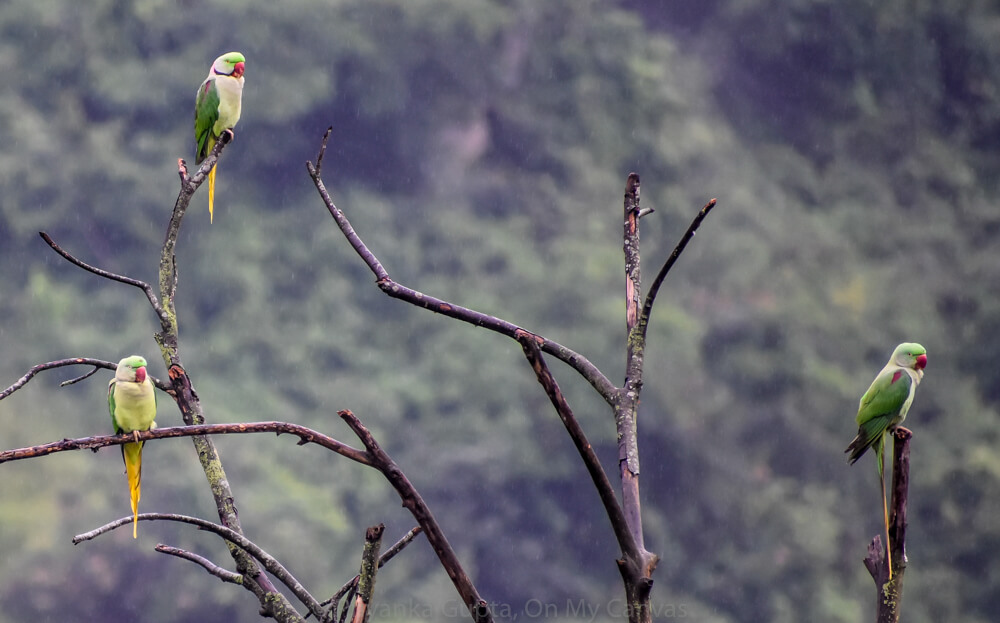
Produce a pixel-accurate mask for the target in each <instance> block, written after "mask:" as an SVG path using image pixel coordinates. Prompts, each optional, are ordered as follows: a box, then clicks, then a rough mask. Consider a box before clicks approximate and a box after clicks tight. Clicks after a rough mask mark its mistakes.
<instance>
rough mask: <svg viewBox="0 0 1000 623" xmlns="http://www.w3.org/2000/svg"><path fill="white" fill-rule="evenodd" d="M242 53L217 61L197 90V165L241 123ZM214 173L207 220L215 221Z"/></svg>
mask: <svg viewBox="0 0 1000 623" xmlns="http://www.w3.org/2000/svg"><path fill="white" fill-rule="evenodd" d="M244 63H246V59H245V58H243V55H242V54H240V53H239V52H228V53H226V54H223V55H222V56H220V57H219V58H217V59H215V62H214V63H212V67H211V68H210V69H209V70H208V77H207V78H205V81H204V82H202V83H201V86H200V87H198V95H197V97H196V98H195V107H194V138H195V141H196V142H197V144H198V155H197V157H196V158H195V163H196V164H201V161H202V160H204V159H205V158H206V157H207V156H208V154H209V152H211V151H212V148H213V147H215V143H216V141H218V140H219V137H220V136H221V135H222V133H223V132H225V131H226V130H230V129H232V128H233V127H234V126H235V125H236V122H237V121H239V120H240V106H241V104H242V101H243V64H244ZM215 169H216V167H212V170H211V171H210V172H209V174H208V218H209V222H211V221H212V220H213V212H214V208H215Z"/></svg>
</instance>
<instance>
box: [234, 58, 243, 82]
mask: <svg viewBox="0 0 1000 623" xmlns="http://www.w3.org/2000/svg"><path fill="white" fill-rule="evenodd" d="M242 75H243V61H240V62H239V63H236V64H235V65H233V78H239V77H240V76H242Z"/></svg>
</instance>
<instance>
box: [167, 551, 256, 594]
mask: <svg viewBox="0 0 1000 623" xmlns="http://www.w3.org/2000/svg"><path fill="white" fill-rule="evenodd" d="M153 549H154V550H156V551H158V552H160V553H161V554H169V555H171V556H177V557H178V558H183V559H185V560H190V561H191V562H193V563H195V564H196V565H200V566H202V567H203V568H204V569H205V571H208V572H209V573H210V574H212V575H214V576H215V577H217V578H219V579H220V580H222V581H223V582H229V583H231V584H240V585H242V584H243V576H242V575H240V574H239V573H233V572H232V571H230V570H229V569H223V568H222V567H220V566H219V565H217V564H215V563H214V562H212V561H211V560H209V559H208V558H205V557H204V556H199V555H198V554H195V553H194V552H189V551H187V550H185V549H180V548H179V547H171V546H169V545H163V544H162V543H158V544H157V545H156V547H154V548H153Z"/></svg>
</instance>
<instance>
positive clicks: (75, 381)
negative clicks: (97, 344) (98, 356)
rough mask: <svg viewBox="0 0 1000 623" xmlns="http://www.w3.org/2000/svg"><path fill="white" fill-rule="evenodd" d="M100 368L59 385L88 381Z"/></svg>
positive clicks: (65, 385)
mask: <svg viewBox="0 0 1000 623" xmlns="http://www.w3.org/2000/svg"><path fill="white" fill-rule="evenodd" d="M109 363H110V362H109ZM100 370H101V368H99V367H95V368H94V369H93V370H91V371H90V372H87V373H86V374H81V375H80V376H78V377H76V378H75V379H70V380H68V381H63V382H62V383H60V384H59V387H67V386H69V385H76V384H77V383H79V382H80V381H86V380H87V379H89V378H90V377H92V376H94V375H95V374H97V373H98V372H100ZM153 384H154V385H155V383H153Z"/></svg>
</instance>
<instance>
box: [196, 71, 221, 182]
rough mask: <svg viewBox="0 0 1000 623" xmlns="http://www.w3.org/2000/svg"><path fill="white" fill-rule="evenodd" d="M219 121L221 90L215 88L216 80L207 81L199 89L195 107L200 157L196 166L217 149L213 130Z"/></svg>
mask: <svg viewBox="0 0 1000 623" xmlns="http://www.w3.org/2000/svg"><path fill="white" fill-rule="evenodd" d="M218 120H219V90H218V89H217V88H216V86H215V79H214V78H211V79H209V80H205V82H203V83H202V85H201V86H200V87H199V88H198V98H197V99H196V100H195V105H194V138H195V141H196V142H197V143H198V155H197V157H196V158H195V164H201V161H202V160H204V159H205V158H206V157H207V156H208V152H210V151H212V148H213V147H215V139H216V138H217V137H216V136H213V133H212V130H213V128H214V126H215V122H216V121H218Z"/></svg>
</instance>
